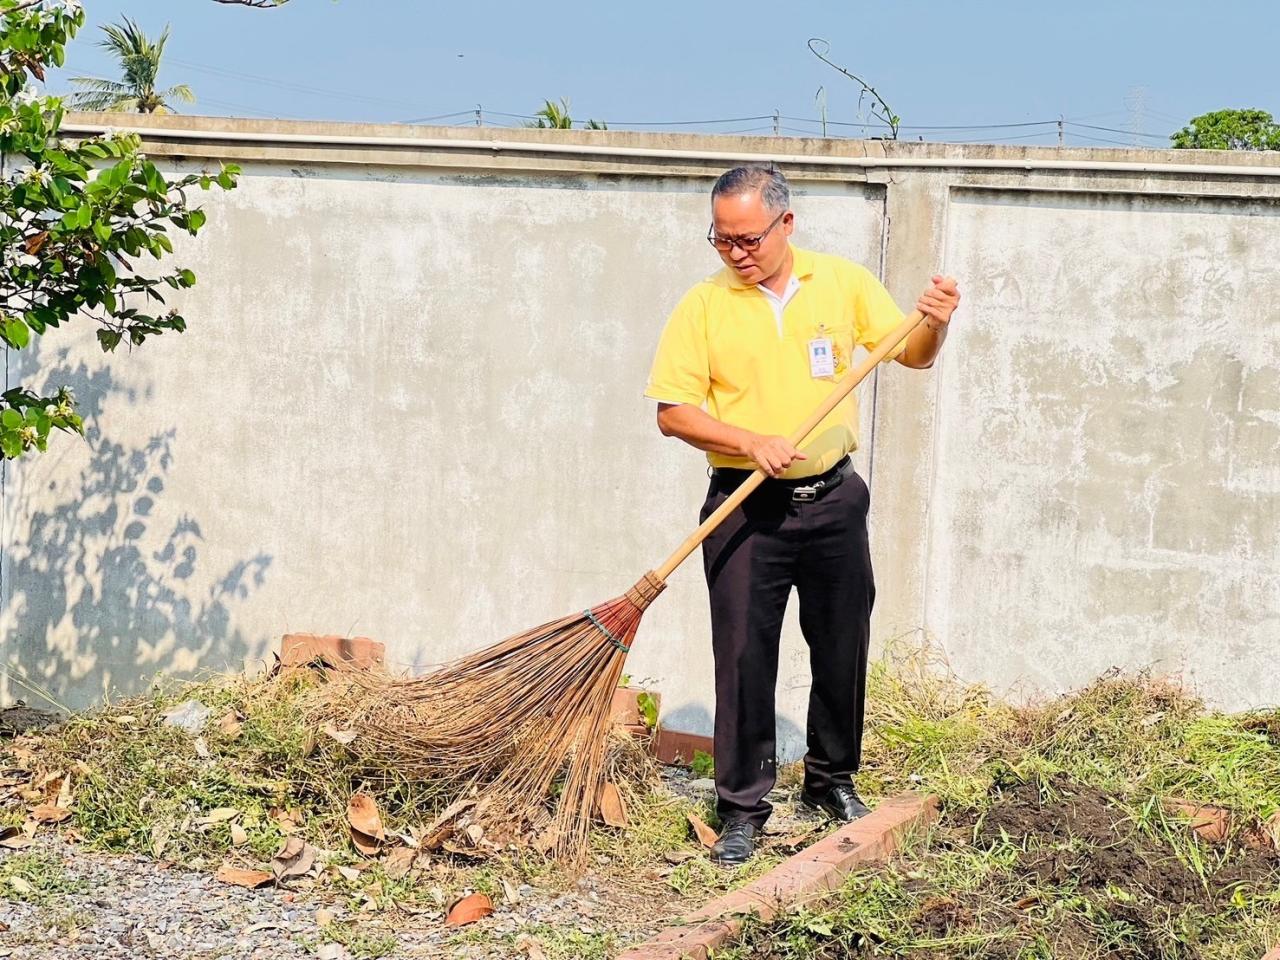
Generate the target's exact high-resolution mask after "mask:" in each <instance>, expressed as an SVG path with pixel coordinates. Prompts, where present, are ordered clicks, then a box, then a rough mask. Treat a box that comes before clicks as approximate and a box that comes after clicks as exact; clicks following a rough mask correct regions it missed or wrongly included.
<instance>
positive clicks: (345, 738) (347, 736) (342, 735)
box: [324, 723, 356, 746]
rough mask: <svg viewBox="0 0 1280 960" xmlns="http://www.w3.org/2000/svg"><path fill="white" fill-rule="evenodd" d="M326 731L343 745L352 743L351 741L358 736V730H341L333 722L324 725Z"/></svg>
mask: <svg viewBox="0 0 1280 960" xmlns="http://www.w3.org/2000/svg"><path fill="white" fill-rule="evenodd" d="M324 732H325V733H326V734H328V735H329V736H330V737H332V738H333V739H334V740H337V741H338V742H339V743H340V744H342V745H343V746H346V745H347V744H349V743H351V741H353V740H355V738H356V732H355V731H354V730H339V729H337V728H336V727H335V726H334V725H333V724H332V723H326V724H325V725H324Z"/></svg>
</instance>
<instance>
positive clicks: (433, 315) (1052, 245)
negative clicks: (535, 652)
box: [0, 117, 1280, 756]
mask: <svg viewBox="0 0 1280 960" xmlns="http://www.w3.org/2000/svg"><path fill="white" fill-rule="evenodd" d="M79 119H81V120H86V121H91V120H92V118H79ZM111 122H112V123H113V124H116V125H119V124H120V123H121V122H122V120H121V118H119V117H112V118H111ZM155 122H156V121H152V120H148V121H147V123H148V124H154V123H155ZM165 124H166V128H168V129H170V130H171V131H174V132H172V133H171V134H170V135H167V136H162V135H153V136H151V137H149V145H148V150H149V152H150V153H151V154H152V156H153V157H155V158H157V159H158V162H162V163H163V164H164V165H166V166H167V167H168V168H170V169H172V170H174V171H180V170H187V169H192V168H196V167H201V166H208V165H210V164H216V161H217V160H218V159H220V158H225V159H235V160H236V161H237V162H240V163H241V164H242V165H243V166H244V168H245V175H244V177H243V180H242V183H241V186H240V187H239V188H238V189H237V190H235V191H233V192H231V193H229V194H218V193H216V192H215V193H214V194H211V195H210V196H209V198H208V201H207V204H206V209H207V211H208V213H209V224H208V226H207V228H206V229H205V231H204V232H203V233H202V235H201V236H200V237H199V239H198V240H196V241H194V242H189V243H184V244H182V245H181V246H180V247H179V249H178V251H177V257H178V259H179V260H181V261H182V262H183V263H184V264H185V265H188V266H190V267H191V268H192V269H194V270H195V272H196V274H197V276H198V277H199V283H198V285H197V286H196V287H195V288H194V289H193V290H191V291H189V292H187V293H186V294H185V295H184V297H183V300H182V306H183V309H184V313H185V315H186V316H187V317H188V320H189V323H190V330H189V332H187V333H186V334H184V335H182V336H180V337H178V336H174V337H165V338H161V339H160V340H157V341H155V342H154V343H148V344H146V346H145V347H144V348H143V349H141V350H138V351H137V352H135V353H133V354H132V355H129V354H125V353H122V354H120V355H118V356H114V357H112V358H110V359H109V361H104V360H103V358H102V356H101V354H99V353H98V352H97V351H96V348H95V347H94V345H93V343H92V330H91V329H90V328H89V327H88V326H87V325H86V326H84V327H83V328H81V329H80V330H78V331H76V330H66V331H57V332H55V333H54V334H52V335H51V336H49V337H48V338H47V340H46V341H45V342H43V343H42V344H41V345H40V347H39V349H38V351H36V352H34V353H31V352H30V351H28V352H27V355H23V354H13V353H11V354H10V355H9V357H8V360H7V368H6V370H7V377H8V382H9V383H10V384H14V383H17V382H34V383H36V384H40V385H43V384H46V383H48V384H58V383H62V382H70V383H72V384H73V386H75V387H76V389H77V392H78V395H79V396H80V397H81V398H82V400H83V401H84V402H85V405H86V408H87V412H88V414H89V419H90V422H91V425H92V426H91V429H90V434H89V438H88V440H87V442H80V441H77V440H75V439H73V438H61V439H59V440H57V441H56V442H55V444H54V445H53V447H54V448H53V450H52V452H50V453H49V454H47V455H45V456H43V457H38V458H29V459H27V460H24V461H21V462H19V463H15V464H9V465H7V468H6V472H5V477H4V504H3V524H4V525H3V530H2V531H0V546H2V547H3V561H2V566H0V617H2V618H3V619H2V621H0V629H2V631H3V638H4V647H5V649H4V660H5V663H6V664H7V666H8V674H9V676H8V678H7V679H6V680H5V681H4V686H3V688H0V695H3V696H4V697H6V698H9V699H12V698H16V697H26V698H27V699H28V700H31V699H32V694H31V689H32V688H39V689H44V690H45V691H47V695H48V696H49V697H51V698H53V699H55V700H57V701H59V702H61V703H64V704H67V705H70V706H79V705H82V704H84V703H86V702H88V701H91V700H93V699H95V698H99V697H101V696H103V695H105V694H109V693H112V692H123V691H128V690H133V689H137V688H138V687H139V685H143V684H145V683H146V681H147V679H148V678H149V676H150V675H151V674H153V673H154V672H155V671H157V670H164V671H182V672H190V671H197V670H200V669H204V668H208V669H220V668H223V667H226V666H228V665H231V666H238V665H239V663H240V662H241V661H243V660H244V659H251V658H254V657H262V656H266V655H269V651H270V650H271V649H272V648H273V646H274V644H275V643H276V642H277V640H278V638H279V636H280V634H281V633H283V632H287V631H317V632H336V633H350V634H365V635H369V636H373V637H375V638H377V639H379V640H383V641H385V642H386V643H387V644H388V648H389V654H390V656H391V659H392V660H393V661H394V662H396V663H397V664H400V665H404V666H411V667H414V668H416V669H423V668H425V667H427V666H429V665H431V664H434V663H438V662H441V661H443V660H446V659H449V658H451V657H454V656H456V655H458V654H460V653H463V652H465V651H467V650H470V649H472V648H474V647H476V646H479V645H483V644H485V643H488V642H490V641H492V640H496V639H498V638H500V637H501V636H503V635H506V634H508V633H511V632H513V631H517V630H520V629H523V628H525V627H528V626H531V625H533V624H535V623H537V622H540V621H542V620H545V619H549V618H551V617H553V616H559V615H561V614H563V613H564V612H566V611H568V610H572V609H575V608H580V607H583V606H587V605H590V604H593V603H596V602H598V601H601V600H604V599H606V598H608V597H610V596H613V595H615V594H617V593H618V592H620V591H621V590H622V589H624V588H625V587H627V586H628V585H629V584H630V583H631V582H633V581H634V580H635V579H636V578H637V577H638V576H639V574H640V573H642V572H643V571H644V570H646V569H648V568H650V567H653V566H656V565H657V564H658V563H659V562H660V561H661V560H662V559H663V558H664V557H665V556H666V554H667V553H668V552H669V551H670V550H671V549H672V548H674V546H675V545H676V544H677V543H678V542H679V541H680V540H682V539H683V538H684V536H685V535H686V534H687V533H688V531H689V530H690V529H691V528H692V526H693V525H694V523H695V521H696V510H697V506H698V504H699V503H700V502H701V498H702V496H703V493H704V491H705V482H706V478H705V472H704V462H703V460H702V458H701V456H700V455H699V454H698V453H696V452H695V451H693V450H691V449H689V448H687V447H684V446H683V445H681V444H679V443H678V442H677V441H673V440H667V439H664V438H662V437H661V436H660V434H659V433H658V432H657V430H656V428H655V426H654V421H653V410H652V405H651V404H649V403H648V402H646V401H644V400H643V399H642V398H641V390H642V388H643V383H644V375H645V372H646V370H647V367H648V362H649V359H650V356H651V353H652V350H653V347H654V344H655V342H656V339H657V335H658V332H659V330H660V328H661V324H662V322H663V320H664V318H665V315H666V313H667V311H668V310H669V309H670V308H671V306H672V305H673V304H674V303H675V301H676V300H677V299H678V297H679V296H680V294H681V293H682V292H683V291H684V290H685V289H686V288H687V287H688V286H689V285H690V284H692V283H693V282H695V281H696V280H697V279H699V278H700V277H701V276H703V275H705V274H707V273H709V272H711V271H712V270H713V269H715V267H716V266H717V263H718V261H717V260H716V258H715V254H714V252H713V251H711V250H710V248H709V247H708V246H707V245H706V243H705V241H704V240H703V239H702V237H703V234H704V233H705V231H706V226H707V221H708V219H709V218H708V204H707V199H706V193H707V190H708V188H709V185H710V181H711V178H712V177H713V176H715V175H716V174H717V173H718V172H720V170H722V169H723V168H724V167H726V166H728V165H729V159H728V158H730V157H744V158H746V157H750V156H752V155H760V154H770V153H777V152H780V151H785V152H787V153H799V154H803V155H805V156H806V160H805V161H804V162H795V163H791V164H788V165H787V169H788V171H789V173H790V174H791V176H792V179H793V183H794V186H795V188H796V193H797V199H796V202H795V209H796V211H797V217H798V222H799V227H798V230H797V235H796V240H797V242H799V243H801V244H803V245H809V246H813V247H816V248H819V249H824V250H830V251H834V252H838V253H841V254H844V255H846V256H849V257H852V258H854V259H856V260H859V261H861V262H863V263H866V264H867V265H868V266H870V267H871V268H872V269H874V270H876V271H878V272H881V273H882V275H884V277H885V279H886V283H887V284H888V286H889V288H890V290H891V291H892V292H893V293H894V295H895V296H896V297H897V299H898V300H899V302H900V303H902V304H903V305H904V306H905V305H909V304H910V303H911V302H912V301H913V300H914V298H915V295H916V294H917V293H918V292H919V289H920V288H921V287H922V286H923V284H924V283H925V282H926V281H927V278H928V276H929V274H930V273H931V272H934V271H935V270H938V269H943V270H945V271H947V272H951V273H955V274H956V275H958V276H959V277H960V279H961V284H962V290H963V293H964V302H963V306H962V308H961V311H960V312H959V313H958V315H957V319H956V323H955V329H954V333H953V334H952V337H951V340H950V342H949V343H948V345H947V348H946V353H945V355H944V359H943V360H942V361H941V362H940V363H939V364H938V365H936V366H935V368H934V369H933V370H932V371H928V372H916V371H908V370H906V369H904V368H899V367H894V368H891V369H887V370H885V371H883V372H882V373H881V374H880V375H879V376H878V377H877V378H876V380H875V382H869V383H868V384H867V385H865V386H864V388H863V394H862V398H863V414H864V421H865V422H864V441H865V445H864V448H863V450H862V451H860V453H859V464H860V467H861V468H862V469H863V471H864V472H865V473H869V475H870V477H871V485H872V491H873V502H874V504H875V506H874V508H873V514H874V527H873V538H874V541H875V553H876V559H877V565H878V574H879V585H880V598H881V599H880V602H879V607H878V612H877V619H876V632H877V636H878V638H879V639H880V640H882V641H883V640H886V639H890V638H893V637H897V636H901V635H904V634H908V635H919V634H923V635H924V636H926V637H927V638H929V639H930V640H931V641H932V642H934V643H936V644H937V645H939V646H940V647H941V648H942V649H943V650H944V651H945V652H946V654H947V655H948V657H949V658H950V660H951V662H952V664H953V665H954V666H955V668H956V669H957V670H958V671H959V672H960V673H961V674H962V675H964V676H966V677H970V678H974V679H979V680H984V681H986V682H988V683H991V684H993V685H995V686H997V687H998V688H1001V689H1007V690H1011V691H1014V692H1016V693H1017V694H1019V695H1021V696H1033V695H1035V694H1037V693H1040V692H1050V691H1056V690H1060V689H1063V688H1066V687H1070V686H1073V685H1077V684H1079V683H1083V682H1086V681H1087V680H1089V679H1090V678H1091V677H1092V676H1094V675H1096V674H1097V673H1098V672H1099V671H1101V670H1103V669H1105V668H1106V667H1108V666H1110V665H1112V664H1121V665H1124V666H1130V667H1139V666H1146V665H1153V664H1154V665H1156V666H1157V667H1158V668H1160V669H1166V670H1175V671H1181V672H1183V673H1184V674H1186V675H1187V676H1188V677H1190V678H1191V679H1192V680H1193V681H1195V682H1196V683H1198V684H1199V686H1200V688H1201V691H1202V692H1203V693H1204V694H1206V695H1207V696H1209V697H1210V698H1211V699H1213V700H1214V701H1216V702H1220V703H1223V704H1226V705H1228V706H1232V707H1239V706H1244V705H1248V704H1261V703H1273V702H1275V701H1277V700H1280V681H1277V680H1276V679H1275V675H1274V672H1272V671H1268V670H1266V669H1264V667H1265V666H1266V665H1267V664H1268V660H1269V659H1274V650H1275V649H1276V641H1277V639H1280V637H1278V634H1280V629H1278V623H1277V617H1278V614H1277V609H1278V607H1280V604H1278V603H1277V601H1278V600H1280V555H1278V554H1280V550H1278V548H1277V533H1276V531H1277V523H1276V521H1277V497H1278V496H1280V470H1278V469H1277V466H1276V464H1277V462H1278V460H1277V453H1280V450H1278V449H1277V445H1278V442H1280V382H1278V379H1277V377H1278V375H1277V372H1276V371H1277V369H1280V368H1278V366H1277V361H1278V360H1280V356H1278V354H1280V315H1278V313H1277V309H1276V308H1275V307H1274V304H1275V303H1277V302H1280V297H1278V296H1277V295H1278V294H1280V274H1278V273H1277V268H1276V267H1275V266H1274V264H1276V263H1280V232H1278V231H1277V229H1276V220H1275V218H1274V210H1275V207H1274V202H1275V197H1276V196H1277V186H1276V185H1277V184H1280V180H1277V179H1275V178H1272V177H1269V176H1265V175H1262V174H1259V173H1258V172H1257V171H1256V170H1255V171H1254V172H1253V173H1249V172H1245V167H1244V166H1239V167H1238V169H1239V170H1240V171H1241V172H1232V171H1228V172H1226V173H1212V172H1208V171H1210V170H1211V169H1212V168H1210V167H1209V166H1207V165H1208V164H1220V163H1222V162H1223V160H1224V158H1223V157H1222V156H1220V155H1213V154H1210V155H1205V156H1198V155H1194V154H1193V155H1188V154H1183V153H1178V154H1167V153H1163V152H1156V153H1151V152H1133V153H1127V152H1114V151H1101V152H1092V151H1080V150H1069V151H1044V150H1042V151H1036V150H1016V151H1015V150H1006V149H996V148H967V149H961V148H943V147H938V146H926V145H922V144H902V145H882V144H863V143H851V142H835V141H796V140H769V139H753V140H742V139H737V138H734V139H729V138H710V137H683V136H682V137H670V136H664V135H640V134H624V133H617V134H615V133H607V134H587V133H576V132H575V133H563V132H559V131H555V132H534V131H521V132H512V131H501V139H502V141H504V142H506V141H513V140H514V141H517V142H514V143H508V144H506V145H500V148H499V149H486V148H484V147H478V146H476V145H474V144H472V143H470V141H471V140H473V139H475V138H476V137H481V136H485V137H491V138H495V139H496V138H497V137H498V136H499V132H497V131H493V132H490V133H484V132H482V131H464V130H446V129H437V130H431V129H422V128H413V129H406V128H400V127H390V128H368V127H361V126H352V125H339V124H280V123H274V122H273V123H271V124H262V123H255V122H243V121H216V120H212V121H211V120H204V119H198V118H176V119H168V120H166V121H165ZM183 131H185V134H184V133H183ZM227 134H231V135H232V136H234V137H238V138H240V139H225V137H226V136H227ZM193 135H194V136H195V138H194V139H192V136H193ZM334 137H337V138H343V139H339V140H338V141H336V142H334V141H333V140H332V138H334ZM325 138H330V141H329V142H324V140H325ZM570 143H578V144H583V145H586V147H587V148H589V150H588V152H587V153H585V154H581V155H579V154H572V155H571V154H564V153H556V152H554V149H555V146H556V145H563V144H570ZM706 153H713V154H714V155H713V156H703V155H700V154H706ZM868 155H869V156H870V159H869V160H867V161H866V165H864V166H841V165H840V163H841V161H840V160H838V159H836V160H833V159H832V157H837V158H838V157H859V156H868ZM1104 157H1105V158H1106V159H1108V160H1115V159H1120V160H1123V161H1126V162H1129V163H1132V164H1134V165H1135V167H1134V169H1132V170H1122V171H1108V170H1090V169H1087V167H1088V166H1089V164H1090V163H1091V162H1092V161H1095V160H1098V159H1100V158H1104ZM1225 159H1226V160H1227V161H1228V162H1230V163H1233V164H1237V165H1243V164H1246V163H1247V164H1248V165H1250V166H1251V167H1256V166H1257V165H1259V164H1263V163H1268V162H1269V163H1270V164H1271V166H1269V167H1268V168H1267V169H1268V170H1270V171H1272V172H1276V171H1280V165H1277V164H1276V163H1275V161H1273V160H1272V161H1268V160H1267V159H1266V158H1258V157H1244V158H1241V157H1237V156H1232V157H1227V158H1225ZM1042 160H1056V161H1062V160H1065V161H1067V164H1066V165H1065V166H1064V167H1063V168H1061V169H1056V168H1051V169H1027V168H1026V165H1027V163H1031V165H1032V166H1034V165H1035V163H1036V162H1039V161H1042ZM1175 162H1176V163H1187V162H1192V163H1201V164H1205V165H1206V166H1205V170H1206V172H1205V173H1203V174H1197V173H1195V172H1192V173H1183V172H1178V171H1177V170H1176V169H1174V168H1172V167H1171V166H1170V164H1172V163H1175ZM984 163H994V164H997V166H989V167H986V166H983V164H984ZM1001 163H1005V164H1009V163H1013V164H1014V165H1012V166H1009V165H1006V166H998V164H1001ZM1017 164H1022V165H1021V166H1019V165H1017ZM1139 165H1141V166H1139ZM1264 172H1265V171H1264ZM1242 667H1243V669H1242ZM630 671H631V673H632V675H633V676H635V677H637V678H643V679H646V680H650V681H652V682H654V683H655V684H656V685H657V686H658V687H659V688H660V689H661V690H662V692H663V696H664V712H665V714H666V720H667V722H669V723H670V724H671V725H673V726H675V727H678V728H680V729H685V730H691V731H695V732H707V731H709V729H710V720H711V707H712V704H711V659H710V651H709V642H708V616H707V612H706V600H705V589H704V587H703V585H702V582H701V572H700V567H699V564H698V563H697V560H696V556H695V559H694V560H692V561H690V562H689V563H688V564H686V566H685V567H684V568H682V569H681V570H679V571H677V573H676V574H675V575H674V576H673V577H672V579H671V581H670V589H669V590H668V591H667V593H666V594H665V595H664V596H663V597H662V598H661V599H660V600H659V601H658V603H657V604H656V605H655V606H654V607H653V608H652V609H651V611H650V612H649V613H648V614H647V615H646V618H645V622H644V625H643V627H642V630H641V634H640V637H639V639H638V642H637V645H636V648H635V652H634V653H633V654H632V660H631V663H630ZM807 676H808V668H807V660H806V656H805V648H804V644H803V641H802V640H801V638H800V637H799V632H798V630H797V628H796V624H795V619H794V611H793V612H792V615H791V617H790V619H789V621H788V625H787V628H786V635H785V638H784V652H783V657H782V667H781V671H780V677H779V704H780V713H781V716H780V732H781V735H782V743H783V751H784V752H785V753H786V754H788V755H792V756H793V755H796V754H797V753H798V752H800V751H801V750H802V730H803V716H804V697H805V693H806V689H805V688H806V685H807Z"/></svg>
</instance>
